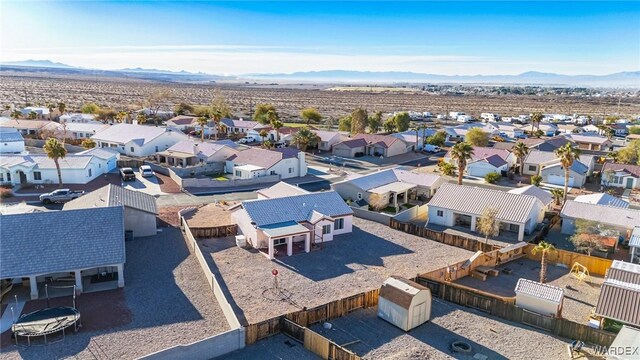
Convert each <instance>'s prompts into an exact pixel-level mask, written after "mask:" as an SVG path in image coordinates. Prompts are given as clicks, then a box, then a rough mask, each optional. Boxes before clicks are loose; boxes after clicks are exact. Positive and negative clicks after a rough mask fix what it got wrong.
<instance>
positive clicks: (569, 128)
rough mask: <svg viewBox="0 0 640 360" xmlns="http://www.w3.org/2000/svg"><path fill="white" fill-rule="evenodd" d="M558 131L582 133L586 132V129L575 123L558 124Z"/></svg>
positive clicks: (561, 132)
mask: <svg viewBox="0 0 640 360" xmlns="http://www.w3.org/2000/svg"><path fill="white" fill-rule="evenodd" d="M556 126H557V127H558V131H560V134H573V133H575V134H580V133H582V132H584V130H583V129H582V128H581V127H580V126H576V125H574V124H557V125H556Z"/></svg>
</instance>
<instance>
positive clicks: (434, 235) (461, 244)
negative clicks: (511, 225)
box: [389, 219, 500, 252]
mask: <svg viewBox="0 0 640 360" xmlns="http://www.w3.org/2000/svg"><path fill="white" fill-rule="evenodd" d="M389 226H390V227H391V228H392V229H396V230H400V231H402V232H406V233H408V234H412V235H417V236H420V237H423V238H427V239H430V240H434V241H437V242H440V243H443V244H447V245H451V246H455V247H458V248H462V249H466V250H470V251H483V252H489V251H493V250H496V249H499V248H500V246H496V245H491V244H487V243H485V242H482V241H478V240H475V239H471V238H468V237H465V236H459V235H454V234H449V233H446V232H441V231H435V230H431V229H427V228H426V227H424V226H419V225H416V224H412V223H405V222H400V221H397V220H395V219H391V221H390V223H389Z"/></svg>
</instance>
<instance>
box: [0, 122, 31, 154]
mask: <svg viewBox="0 0 640 360" xmlns="http://www.w3.org/2000/svg"><path fill="white" fill-rule="evenodd" d="M23 152H25V148H24V138H23V137H22V134H21V133H20V131H18V130H17V129H13V128H0V154H21V153H23Z"/></svg>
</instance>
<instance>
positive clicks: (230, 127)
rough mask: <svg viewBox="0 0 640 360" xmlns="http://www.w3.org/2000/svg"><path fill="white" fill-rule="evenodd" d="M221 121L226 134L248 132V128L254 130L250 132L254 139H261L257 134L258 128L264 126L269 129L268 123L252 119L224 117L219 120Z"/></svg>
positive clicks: (263, 127) (260, 128)
mask: <svg viewBox="0 0 640 360" xmlns="http://www.w3.org/2000/svg"><path fill="white" fill-rule="evenodd" d="M221 122H222V124H224V126H225V128H226V132H227V134H231V133H248V132H250V130H254V131H253V132H252V133H251V134H252V137H254V138H255V140H256V141H261V139H260V136H259V135H258V134H259V133H260V130H262V129H265V128H268V130H270V129H271V128H270V126H269V125H263V124H260V123H259V122H257V121H252V120H243V119H228V118H224V119H222V120H221ZM256 136H257V138H256Z"/></svg>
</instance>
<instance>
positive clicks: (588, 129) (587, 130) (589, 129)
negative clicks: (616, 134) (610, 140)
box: [582, 124, 602, 135]
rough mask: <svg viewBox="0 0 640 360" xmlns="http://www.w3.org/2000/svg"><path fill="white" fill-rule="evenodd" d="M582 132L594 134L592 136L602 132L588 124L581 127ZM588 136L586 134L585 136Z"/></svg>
mask: <svg viewBox="0 0 640 360" xmlns="http://www.w3.org/2000/svg"><path fill="white" fill-rule="evenodd" d="M582 132H583V133H594V134H600V132H602V130H600V128H599V127H597V126H595V125H593V124H589V125H585V126H583V127H582ZM585 135H588V134H585Z"/></svg>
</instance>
